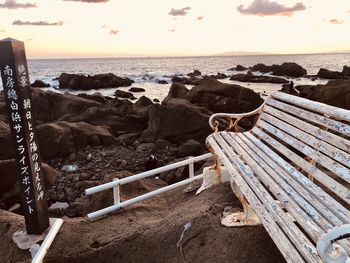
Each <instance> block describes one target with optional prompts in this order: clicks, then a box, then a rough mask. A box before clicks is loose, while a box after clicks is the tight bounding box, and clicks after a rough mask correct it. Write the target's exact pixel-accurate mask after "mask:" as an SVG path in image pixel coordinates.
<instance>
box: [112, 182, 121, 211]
mask: <svg viewBox="0 0 350 263" xmlns="http://www.w3.org/2000/svg"><path fill="white" fill-rule="evenodd" d="M118 180H119V179H118V178H114V179H113V181H118ZM119 187H120V185H119V184H117V185H116V186H114V187H113V200H114V204H115V205H117V204H120V188H119Z"/></svg>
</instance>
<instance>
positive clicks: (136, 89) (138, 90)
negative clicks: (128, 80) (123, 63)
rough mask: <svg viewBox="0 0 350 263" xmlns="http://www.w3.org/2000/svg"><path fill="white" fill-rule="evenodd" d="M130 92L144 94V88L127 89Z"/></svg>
mask: <svg viewBox="0 0 350 263" xmlns="http://www.w3.org/2000/svg"><path fill="white" fill-rule="evenodd" d="M129 91H130V92H145V91H146V90H145V89H144V88H137V87H132V88H130V89H129Z"/></svg>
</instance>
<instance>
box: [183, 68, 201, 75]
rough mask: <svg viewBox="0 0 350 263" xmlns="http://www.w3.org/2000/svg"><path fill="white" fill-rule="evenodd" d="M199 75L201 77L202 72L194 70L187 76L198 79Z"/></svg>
mask: <svg viewBox="0 0 350 263" xmlns="http://www.w3.org/2000/svg"><path fill="white" fill-rule="evenodd" d="M200 75H202V72H200V71H199V70H198V69H195V70H194V71H193V72H190V73H188V74H187V76H189V77H198V76H200Z"/></svg>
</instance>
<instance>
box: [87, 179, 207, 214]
mask: <svg viewBox="0 0 350 263" xmlns="http://www.w3.org/2000/svg"><path fill="white" fill-rule="evenodd" d="M200 179H203V174H200V175H197V176H194V177H192V178H188V179H185V180H183V181H180V182H177V183H175V184H171V185H168V186H165V187H162V188H159V189H157V190H154V191H152V192H149V193H146V194H143V195H140V196H137V197H134V198H132V199H129V200H126V201H124V202H121V203H119V204H114V205H111V206H108V207H106V208H103V209H100V210H97V211H95V212H92V213H90V214H88V215H87V217H88V218H89V219H94V218H96V217H99V216H103V215H105V214H108V213H110V212H113V211H115V210H118V209H121V208H124V207H127V206H130V205H133V204H136V203H138V202H141V201H144V200H146V199H149V198H152V197H154V196H156V195H159V194H162V193H165V192H168V191H171V190H174V189H176V188H178V187H181V186H184V185H187V184H190V183H192V182H194V181H197V180H200Z"/></svg>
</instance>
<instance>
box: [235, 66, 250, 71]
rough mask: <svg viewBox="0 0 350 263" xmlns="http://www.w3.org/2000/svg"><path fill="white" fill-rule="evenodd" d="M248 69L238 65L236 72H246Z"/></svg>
mask: <svg viewBox="0 0 350 263" xmlns="http://www.w3.org/2000/svg"><path fill="white" fill-rule="evenodd" d="M247 69H248V68H246V67H244V66H242V65H237V66H236V67H235V68H234V70H236V71H244V70H247Z"/></svg>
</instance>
